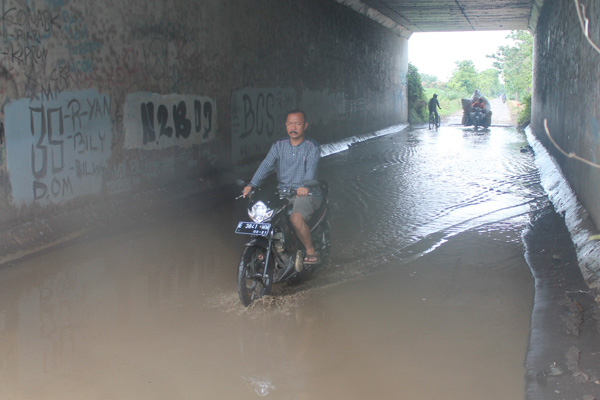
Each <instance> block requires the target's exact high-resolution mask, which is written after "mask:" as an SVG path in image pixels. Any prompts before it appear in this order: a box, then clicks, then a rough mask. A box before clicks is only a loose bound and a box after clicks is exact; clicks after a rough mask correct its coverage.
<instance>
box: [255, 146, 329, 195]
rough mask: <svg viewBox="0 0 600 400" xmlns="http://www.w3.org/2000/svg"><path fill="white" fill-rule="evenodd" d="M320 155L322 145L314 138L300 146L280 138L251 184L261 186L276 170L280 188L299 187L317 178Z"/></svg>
mask: <svg viewBox="0 0 600 400" xmlns="http://www.w3.org/2000/svg"><path fill="white" fill-rule="evenodd" d="M320 156H321V146H319V144H318V143H317V142H315V141H314V140H312V139H305V140H304V141H303V142H302V143H300V144H299V145H298V146H292V144H291V143H290V139H289V138H288V139H282V140H279V141H277V142H275V143H273V145H272V146H271V149H270V150H269V153H268V154H267V156H266V157H265V159H264V160H263V162H262V163H261V164H260V166H259V167H258V169H257V170H256V173H255V174H254V177H253V178H252V181H251V182H250V185H251V186H254V187H258V186H260V185H261V184H262V183H263V181H264V180H265V179H266V178H267V176H269V174H270V173H271V172H273V171H275V170H276V171H277V181H278V182H279V184H278V185H277V188H278V189H279V190H285V189H297V188H299V187H301V186H302V183H303V182H305V181H308V180H311V179H317V166H318V164H319V157H320ZM315 194H317V193H315Z"/></svg>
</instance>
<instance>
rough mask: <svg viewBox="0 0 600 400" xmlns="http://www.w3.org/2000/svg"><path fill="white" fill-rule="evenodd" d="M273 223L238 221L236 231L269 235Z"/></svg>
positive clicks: (246, 233) (244, 233) (245, 233)
mask: <svg viewBox="0 0 600 400" xmlns="http://www.w3.org/2000/svg"><path fill="white" fill-rule="evenodd" d="M270 230H271V224H257V223H256V222H238V225H237V228H235V233H241V234H243V235H256V236H269V231H270Z"/></svg>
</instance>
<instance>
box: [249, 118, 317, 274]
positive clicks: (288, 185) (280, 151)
mask: <svg viewBox="0 0 600 400" xmlns="http://www.w3.org/2000/svg"><path fill="white" fill-rule="evenodd" d="M285 126H286V130H287V134H288V138H287V139H281V140H279V141H277V142H275V143H273V145H272V146H271V149H270V150H269V153H268V154H267V156H266V157H265V159H264V160H263V161H262V163H261V164H260V166H259V167H258V169H257V170H256V173H255V174H254V177H253V178H252V180H251V181H250V184H248V186H246V187H244V190H243V192H242V195H243V196H244V197H246V196H247V195H248V194H249V193H250V191H251V190H252V188H253V187H259V186H260V185H261V184H262V183H263V181H264V180H265V179H266V178H267V176H268V175H269V174H270V173H271V172H272V171H274V170H276V171H277V180H278V185H277V188H278V189H279V191H280V192H283V193H286V192H287V193H290V191H293V190H295V191H296V197H295V198H294V199H292V200H291V201H293V206H292V213H291V215H290V222H291V223H292V225H293V227H294V230H295V231H296V235H297V236H298V238H299V239H300V241H301V242H302V244H303V245H304V248H305V251H306V254H305V257H304V264H318V263H319V262H320V260H319V255H318V254H317V253H316V252H315V248H314V246H313V242H312V237H311V232H310V228H309V227H308V225H307V223H306V221H308V220H309V219H310V217H311V215H312V214H313V213H314V212H315V210H317V209H318V208H319V205H320V204H321V201H322V195H321V193H320V191H319V189H318V188H313V189H312V192H309V189H308V188H307V187H303V186H302V183H303V182H306V181H310V180H315V179H317V178H316V173H317V166H318V163H319V157H320V156H321V147H320V146H319V144H318V143H317V142H315V141H314V140H312V139H309V138H307V137H306V136H305V133H306V129H307V128H308V122H307V121H306V114H305V113H304V111H302V110H293V111H290V112H289V113H288V115H287V118H286V122H285Z"/></svg>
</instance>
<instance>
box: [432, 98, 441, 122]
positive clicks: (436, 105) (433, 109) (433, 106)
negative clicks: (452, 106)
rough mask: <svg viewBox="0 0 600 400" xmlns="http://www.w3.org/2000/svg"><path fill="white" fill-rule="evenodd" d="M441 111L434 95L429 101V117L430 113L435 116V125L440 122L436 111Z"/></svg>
mask: <svg viewBox="0 0 600 400" xmlns="http://www.w3.org/2000/svg"><path fill="white" fill-rule="evenodd" d="M438 108H439V109H440V110H441V109H442V107H440V102H439V101H438V99H437V94H434V95H433V97H432V98H431V99H429V115H431V113H434V114H435V123H436V124H437V123H438V122H439V121H440V115H439V114H438V112H437V109H438Z"/></svg>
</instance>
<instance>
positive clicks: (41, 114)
mask: <svg viewBox="0 0 600 400" xmlns="http://www.w3.org/2000/svg"><path fill="white" fill-rule="evenodd" d="M24 121H27V123H24ZM110 121H111V120H110V99H109V98H108V97H106V96H105V95H101V94H99V93H98V92H97V91H95V90H84V91H79V92H63V93H58V94H56V95H55V96H53V97H47V96H40V97H39V98H37V99H29V98H26V99H21V100H18V101H15V102H13V103H11V104H9V105H8V106H6V122H5V135H6V147H7V149H10V151H9V152H7V165H8V170H9V171H11V173H10V181H11V186H12V197H13V201H14V202H16V203H18V204H22V203H25V204H30V203H33V202H38V203H42V204H47V203H61V202H63V201H66V200H69V199H72V198H75V197H78V196H82V195H86V194H95V193H98V192H100V190H101V189H102V179H103V171H104V169H105V168H106V161H107V159H108V157H109V156H110V153H111V146H110V144H111V141H112V130H111V122H110Z"/></svg>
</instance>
